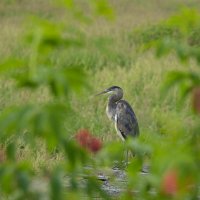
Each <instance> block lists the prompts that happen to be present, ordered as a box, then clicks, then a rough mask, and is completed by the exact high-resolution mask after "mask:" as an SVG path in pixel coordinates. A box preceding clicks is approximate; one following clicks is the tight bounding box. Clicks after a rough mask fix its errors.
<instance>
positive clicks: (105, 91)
mask: <svg viewBox="0 0 200 200" xmlns="http://www.w3.org/2000/svg"><path fill="white" fill-rule="evenodd" d="M107 92H108V90H104V91H103V92H100V93H98V94H96V95H95V96H99V95H101V94H105V93H107Z"/></svg>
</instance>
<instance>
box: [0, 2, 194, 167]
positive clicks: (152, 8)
mask: <svg viewBox="0 0 200 200" xmlns="http://www.w3.org/2000/svg"><path fill="white" fill-rule="evenodd" d="M16 2H17V3H12V1H11V2H10V3H9V4H7V3H6V1H5V2H2V3H1V4H0V23H1V30H0V35H1V37H0V59H3V58H4V57H8V56H9V55H11V54H15V55H18V54H19V55H24V54H26V51H27V50H28V49H26V48H27V47H26V48H24V47H23V46H22V45H21V44H20V43H19V40H20V38H21V35H22V34H23V33H24V31H25V30H24V26H23V24H24V18H26V17H27V16H29V14H37V15H40V16H41V15H42V16H45V17H47V18H55V19H58V18H59V17H61V19H60V20H65V15H64V14H63V13H62V12H61V13H60V10H56V9H53V7H51V6H49V7H48V6H46V5H48V4H45V6H39V5H40V3H41V1H40V0H37V1H29V2H28V3H27V1H25V0H22V1H16ZM111 4H112V5H113V6H114V8H115V10H116V14H117V15H116V19H115V21H112V22H107V21H105V20H100V19H98V20H97V21H95V22H94V24H93V25H91V26H90V27H88V29H86V28H85V27H84V26H83V27H82V29H83V32H85V34H86V35H87V38H89V39H87V41H86V42H87V45H86V47H87V48H86V49H80V50H77V49H70V50H69V54H67V55H68V56H66V54H64V55H60V56H61V57H62V56H63V57H64V56H66V60H67V62H68V63H70V62H71V63H81V64H83V65H84V66H85V69H86V73H87V74H88V82H89V84H90V85H91V86H92V87H91V88H92V89H91V90H88V91H84V92H83V93H81V94H80V96H77V95H74V94H72V95H71V99H70V104H71V105H72V107H73V108H74V112H75V115H73V116H72V118H71V119H70V120H71V121H70V120H69V121H68V122H66V133H68V134H70V135H73V134H74V133H76V131H77V130H78V129H80V128H87V129H89V130H90V131H91V132H92V133H93V134H95V135H97V136H99V137H100V138H102V140H103V141H104V142H105V143H106V142H110V141H112V140H118V139H119V138H118V136H117V135H116V133H115V130H114V126H113V124H112V123H110V121H109V120H108V119H107V116H106V114H105V107H106V101H107V98H106V97H103V96H101V97H94V94H96V93H98V92H99V91H101V90H103V89H105V88H107V87H109V86H111V85H118V86H121V87H122V88H123V89H124V98H125V99H126V100H127V101H129V102H130V104H131V105H132V106H133V108H134V111H135V113H136V115H137V117H138V121H139V125H140V130H141V137H142V138H143V139H144V140H145V141H147V142H148V138H149V137H151V134H160V135H162V134H173V130H174V129H173V127H174V126H175V125H174V123H173V121H174V120H176V121H179V122H180V123H181V122H182V123H183V124H184V126H185V127H186V128H187V127H188V126H190V125H191V124H192V123H193V119H192V117H191V115H190V104H189V101H188V102H187V105H186V106H185V107H184V108H182V109H181V110H180V108H179V107H178V106H177V105H178V103H177V91H176V89H174V90H171V91H170V93H169V94H168V95H167V96H165V97H164V98H162V97H161V94H160V86H161V84H162V81H163V79H164V77H165V75H166V73H167V72H168V71H169V70H170V69H178V68H181V67H182V66H181V64H180V63H179V62H178V61H177V59H176V58H175V57H173V55H170V56H169V57H168V58H166V59H161V60H157V59H156V58H155V57H154V56H153V53H152V52H148V53H145V54H142V55H141V54H140V55H138V54H137V52H136V51H135V48H134V45H132V43H131V41H130V38H129V34H130V33H131V32H132V31H133V30H134V29H136V28H138V27H139V26H144V25H147V24H155V23H156V22H157V21H160V20H162V19H164V18H166V17H168V16H170V15H171V14H173V13H175V12H176V11H177V10H178V9H179V8H180V7H181V5H186V4H189V6H191V7H196V6H198V1H197V0H192V1H190V2H189V3H188V1H181V0H170V1H165V2H163V1H158V0H151V1H148V2H147V1H138V0H134V1H131V0H126V1H116V0H112V1H111ZM11 10H12V11H13V12H11ZM11 13H12V14H11ZM99 47H100V48H99ZM58 53H59V52H58ZM0 94H1V95H0V110H3V109H4V108H6V107H7V106H10V105H13V104H14V105H16V104H23V103H24V102H38V103H42V102H43V101H48V100H49V98H50V97H49V95H48V92H47V91H46V90H45V88H42V89H41V90H39V91H36V92H30V91H26V90H23V91H21V92H18V91H16V89H15V88H14V85H13V83H12V82H10V81H8V80H5V79H2V80H1V84H0ZM169 119H170V120H169ZM169 127H170V129H169ZM188 131H189V129H188ZM66 135H67V134H66ZM44 149H45V148H44V147H43V146H42V147H41V148H40V149H39V150H38V151H33V150H31V149H30V148H28V147H26V149H25V151H24V153H23V155H21V154H20V155H21V156H19V157H20V158H29V157H30V155H33V154H34V155H35V156H31V159H32V160H33V163H34V164H35V168H36V169H38V168H42V165H44V164H45V163H47V161H48V163H49V162H52V163H53V162H54V160H52V158H51V157H50V156H49V155H48V154H47V152H45V150H44ZM61 157H62V156H61ZM59 159H60V158H59Z"/></svg>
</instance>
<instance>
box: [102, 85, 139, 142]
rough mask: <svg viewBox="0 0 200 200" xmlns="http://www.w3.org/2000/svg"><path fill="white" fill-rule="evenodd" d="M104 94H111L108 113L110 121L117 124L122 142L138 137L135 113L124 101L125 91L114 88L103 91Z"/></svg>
mask: <svg viewBox="0 0 200 200" xmlns="http://www.w3.org/2000/svg"><path fill="white" fill-rule="evenodd" d="M103 93H111V94H112V95H111V96H110V97H109V100H108V104H107V107H106V113H107V116H108V118H109V119H110V120H112V121H113V122H114V123H115V128H116V130H117V133H118V135H119V136H120V137H121V139H122V140H125V139H126V138H127V137H128V136H130V137H136V136H138V135H139V126H138V122H137V118H136V116H135V113H134V111H133V109H132V108H131V106H130V105H129V103H128V102H127V101H125V100H123V99H122V98H123V90H122V89H121V88H120V87H118V86H113V87H110V88H108V89H107V90H105V91H103V92H102V93H100V94H103Z"/></svg>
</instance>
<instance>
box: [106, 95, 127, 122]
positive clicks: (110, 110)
mask: <svg viewBox="0 0 200 200" xmlns="http://www.w3.org/2000/svg"><path fill="white" fill-rule="evenodd" d="M122 97H123V93H122V92H119V93H117V94H113V95H112V96H110V97H109V100H108V105H107V109H106V110H107V115H108V117H109V118H110V119H112V120H114V118H115V112H116V107H117V102H118V101H119V100H120V99H122Z"/></svg>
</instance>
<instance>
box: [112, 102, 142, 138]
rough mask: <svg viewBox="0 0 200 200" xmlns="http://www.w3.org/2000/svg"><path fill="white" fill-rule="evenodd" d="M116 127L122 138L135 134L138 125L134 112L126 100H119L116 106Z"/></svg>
mask: <svg viewBox="0 0 200 200" xmlns="http://www.w3.org/2000/svg"><path fill="white" fill-rule="evenodd" d="M115 123H116V128H117V129H118V130H119V131H120V133H121V134H122V136H123V138H126V137H127V136H133V137H134V136H137V135H138V134H139V126H138V122H137V119H136V116H135V113H134V111H133V109H132V108H131V106H130V105H129V104H128V102H126V101H124V100H120V101H119V102H118V103H117V108H116V121H115Z"/></svg>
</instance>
